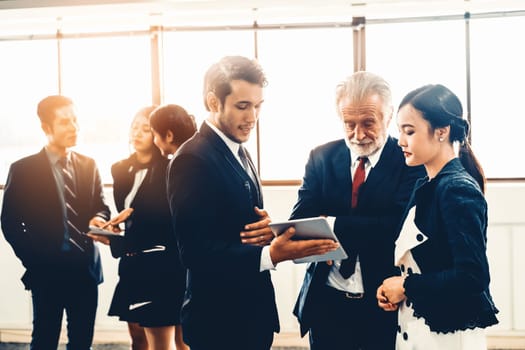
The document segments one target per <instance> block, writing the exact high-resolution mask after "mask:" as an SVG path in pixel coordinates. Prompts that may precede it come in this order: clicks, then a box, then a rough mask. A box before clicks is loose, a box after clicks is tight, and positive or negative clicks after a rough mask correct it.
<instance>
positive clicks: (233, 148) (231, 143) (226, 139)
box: [204, 120, 241, 157]
mask: <svg viewBox="0 0 525 350" xmlns="http://www.w3.org/2000/svg"><path fill="white" fill-rule="evenodd" d="M204 122H205V123H206V124H208V126H209V127H210V128H211V129H212V130H213V131H215V133H216V134H217V135H219V137H220V138H221V139H222V140H223V141H224V143H225V144H226V146H228V148H229V149H230V151H231V152H232V153H233V155H234V156H236V157H237V155H238V154H239V147H240V145H241V144H240V143H237V142H235V141H233V140H232V139H230V138H229V137H228V136H226V135H225V134H224V133H223V132H222V131H221V130H220V129H219V128H217V127H216V126H215V125H213V124H212V123H210V122H209V121H208V120H205V121H204Z"/></svg>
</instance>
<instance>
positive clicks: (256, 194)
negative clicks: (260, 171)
mask: <svg viewBox="0 0 525 350" xmlns="http://www.w3.org/2000/svg"><path fill="white" fill-rule="evenodd" d="M238 154H239V158H240V159H241V162H242V166H243V168H244V170H245V171H246V173H247V174H248V176H250V179H251V180H252V182H253V184H254V185H255V188H254V190H255V191H252V190H251V188H252V187H251V186H250V192H252V196H253V199H254V200H256V201H257V202H254V204H255V205H262V198H261V189H260V187H259V179H258V178H257V175H256V174H255V167H254V166H253V164H252V161H251V160H250V158H249V156H248V154H247V153H246V150H245V149H244V147H243V146H242V145H239V151H238Z"/></svg>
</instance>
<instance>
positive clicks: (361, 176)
mask: <svg viewBox="0 0 525 350" xmlns="http://www.w3.org/2000/svg"><path fill="white" fill-rule="evenodd" d="M367 160H368V158H366V157H360V158H359V164H358V165H357V169H356V170H355V173H354V179H353V180H352V208H355V207H356V206H357V197H358V196H359V187H361V185H362V184H363V182H365V164H366V161H367ZM356 258H357V254H356V252H355V251H354V250H350V251H348V258H346V259H345V260H343V261H342V262H341V266H340V267H339V273H340V274H341V276H343V278H345V279H346V278H348V277H350V276H352V275H353V273H354V272H355V263H356Z"/></svg>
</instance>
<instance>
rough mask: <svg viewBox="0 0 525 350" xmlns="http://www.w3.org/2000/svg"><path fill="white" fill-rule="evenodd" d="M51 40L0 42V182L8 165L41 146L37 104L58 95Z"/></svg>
mask: <svg viewBox="0 0 525 350" xmlns="http://www.w3.org/2000/svg"><path fill="white" fill-rule="evenodd" d="M57 62H58V60H57V44H56V41H54V40H34V41H32V40H25V41H4V42H2V41H0V77H1V78H0V96H2V103H1V104H0V120H1V121H2V127H1V128H0V150H1V153H0V155H1V156H0V183H2V184H3V183H5V180H6V178H7V171H8V169H9V165H10V164H11V163H12V162H14V161H15V160H17V159H19V158H21V157H23V156H26V155H29V154H32V153H36V152H38V151H39V150H40V147H42V145H44V144H45V142H46V140H45V136H44V132H43V131H42V129H41V128H40V120H39V119H38V116H37V114H36V106H37V104H38V102H39V101H40V100H41V99H42V98H43V97H44V96H46V95H51V94H56V93H58V74H57V69H58V63H57Z"/></svg>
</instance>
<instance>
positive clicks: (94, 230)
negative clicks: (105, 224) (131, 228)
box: [88, 226, 123, 238]
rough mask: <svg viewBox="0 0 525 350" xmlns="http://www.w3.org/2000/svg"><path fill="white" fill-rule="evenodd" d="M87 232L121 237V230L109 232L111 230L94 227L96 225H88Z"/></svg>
mask: <svg viewBox="0 0 525 350" xmlns="http://www.w3.org/2000/svg"><path fill="white" fill-rule="evenodd" d="M88 233H92V234H94V235H98V236H104V237H110V238H112V237H122V234H123V232H122V231H121V232H118V233H117V232H111V231H108V230H104V229H102V228H100V227H96V226H89V232H88Z"/></svg>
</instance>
